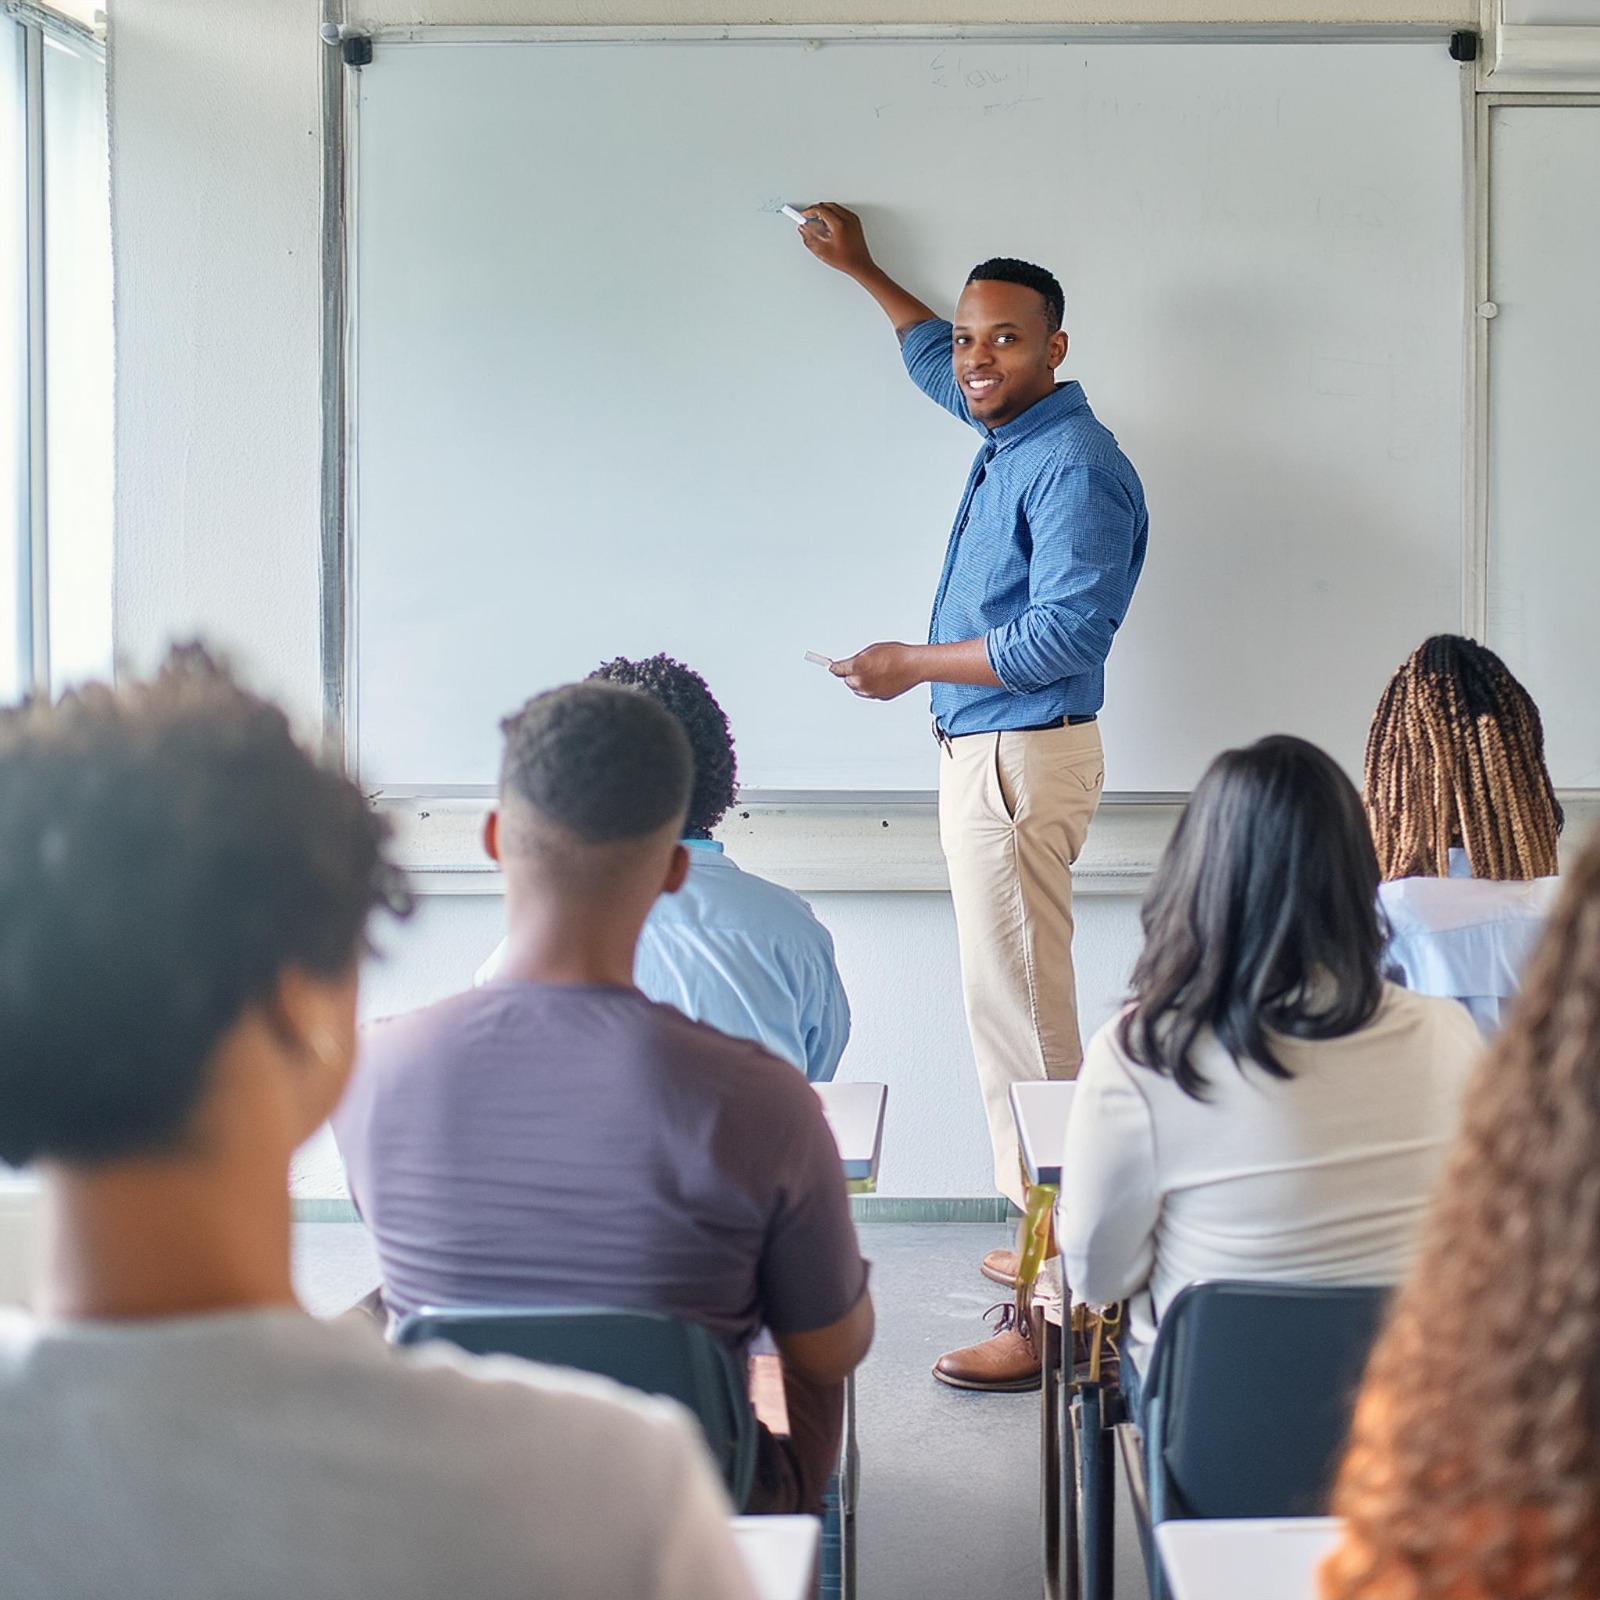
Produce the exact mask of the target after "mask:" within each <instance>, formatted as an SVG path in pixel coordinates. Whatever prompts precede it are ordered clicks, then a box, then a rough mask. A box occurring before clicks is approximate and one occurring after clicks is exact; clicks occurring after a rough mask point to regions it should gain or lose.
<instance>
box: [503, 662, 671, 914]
mask: <svg viewBox="0 0 1600 1600" xmlns="http://www.w3.org/2000/svg"><path fill="white" fill-rule="evenodd" d="M500 731H501V732H502V733H503V734H504V735H505V754H504V759H503V760H502V763H501V767H500V802H501V817H502V823H501V852H502V856H503V858H504V859H505V861H506V864H507V865H508V866H513V867H514V866H517V865H519V864H520V865H525V866H529V867H532V868H535V869H537V871H538V873H539V875H540V878H541V879H542V880H543V881H544V882H546V883H547V884H549V885H551V886H552V887H555V888H558V889H565V890H568V891H571V892H574V893H580V894H587V893H589V892H590V891H591V890H593V889H595V888H598V887H600V886H603V885H604V884H606V883H607V882H611V881H620V880H622V879H624V878H626V877H628V876H629V875H630V874H631V873H633V872H634V871H635V870H636V869H638V868H640V867H645V868H648V867H649V864H650V863H651V862H652V860H653V857H654V854H655V853H656V852H657V848H658V847H659V846H660V845H661V843H662V842H663V840H664V839H665V838H670V839H672V840H676V839H677V837H678V835H679V833H680V831H681V829H682V827H683V819H684V815H685V813H686V810H687V808H688V804H689V791H690V787H691V785H692V783H693V781H694V754H693V752H692V751H691V750H690V748H689V737H688V735H687V734H686V733H685V732H684V731H683V727H682V725H681V724H680V723H679V722H678V719H677V718H676V717H674V716H673V715H672V713H671V712H670V711H668V710H667V709H666V708H665V707H664V706H662V705H661V704H659V703H658V702H657V701H655V700H653V699H652V698H651V697H650V696H649V695H647V694H641V693H640V692H639V691H638V690H637V689H627V688H622V687H619V686H618V685H615V684H609V683H595V682H585V683H573V684H568V685H567V686H566V687H565V688H561V689H552V690H550V691H549V692H548V693H546V694H541V695H536V696H535V697H534V698H533V699H532V700H530V701H528V703H527V704H526V705H525V706H523V708H522V709H521V710H520V711H518V712H517V713H515V715H513V716H510V717H507V718H506V719H505V721H504V722H502V723H501V724H500Z"/></svg>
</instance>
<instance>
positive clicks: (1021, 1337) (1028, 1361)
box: [933, 1301, 1041, 1394]
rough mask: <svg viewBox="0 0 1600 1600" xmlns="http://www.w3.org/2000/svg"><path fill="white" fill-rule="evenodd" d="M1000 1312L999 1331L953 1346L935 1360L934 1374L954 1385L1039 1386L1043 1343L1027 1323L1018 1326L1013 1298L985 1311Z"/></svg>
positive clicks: (1010, 1389)
mask: <svg viewBox="0 0 1600 1600" xmlns="http://www.w3.org/2000/svg"><path fill="white" fill-rule="evenodd" d="M997 1311H998V1312H999V1313H1000V1321H999V1323H998V1324H997V1325H996V1327H995V1331H994V1332H993V1334H991V1335H990V1337H989V1338H987V1339H985V1340H984V1341H983V1343H982V1344H969V1345H968V1346H967V1347H966V1348H965V1349H964V1350H952V1351H951V1352H950V1353H949V1355H944V1356H940V1357H939V1359H938V1361H936V1362H935V1363H934V1368H933V1375H934V1377H936V1378H937V1379H938V1380H939V1382H940V1383H948V1384H949V1385H950V1387H951V1388H952V1389H989V1390H992V1391H994V1392H996V1393H1005V1394H1009V1393H1019V1392H1021V1391H1022V1390H1024V1389H1037V1388H1038V1387H1039V1368H1040V1365H1041V1363H1040V1360H1039V1346H1038V1343H1037V1342H1036V1341H1035V1339H1034V1337H1033V1330H1032V1329H1031V1328H1030V1327H1028V1326H1027V1324H1026V1323H1024V1324H1022V1325H1021V1326H1018V1323H1017V1310H1016V1307H1015V1306H1014V1305H1012V1304H1011V1302H1010V1301H1006V1302H1005V1303H1004V1304H1002V1305H998V1306H991V1307H990V1308H989V1309H988V1311H986V1312H985V1313H984V1315H985V1316H986V1317H991V1316H993V1315H994V1314H995V1312H997Z"/></svg>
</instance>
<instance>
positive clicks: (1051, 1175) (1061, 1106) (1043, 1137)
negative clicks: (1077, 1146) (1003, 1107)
mask: <svg viewBox="0 0 1600 1600" xmlns="http://www.w3.org/2000/svg"><path fill="white" fill-rule="evenodd" d="M1076 1088H1077V1085H1076V1084H1075V1083H1073V1082H1072V1081H1071V1080H1070V1079H1068V1080H1065V1081H1062V1082H1051V1083H1014V1084H1012V1085H1011V1116H1012V1118H1013V1120H1014V1121H1015V1122H1016V1125H1017V1143H1018V1145H1019V1146H1020V1147H1021V1150H1022V1164H1023V1166H1024V1167H1025V1168H1026V1169H1027V1173H1028V1182H1029V1183H1051V1184H1057V1183H1060V1182H1061V1152H1062V1150H1063V1148H1064V1147H1065V1146H1066V1142H1067V1119H1068V1117H1069V1116H1070V1115H1071V1113H1072V1092H1073V1090H1074V1089H1076Z"/></svg>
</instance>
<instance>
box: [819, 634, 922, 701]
mask: <svg viewBox="0 0 1600 1600" xmlns="http://www.w3.org/2000/svg"><path fill="white" fill-rule="evenodd" d="M920 654H921V652H920V650H919V649H918V647H917V646H916V645H911V644H869V645H868V646H867V648H866V649H865V650H858V651H856V653H855V654H854V655H853V656H846V657H845V659H844V660H843V661H835V662H834V664H833V665H832V666H831V667H829V668H828V670H829V671H830V672H831V673H832V674H833V675H834V677H836V678H843V679H844V681H845V687H846V688H848V689H849V690H851V691H852V693H855V694H858V695H860V696H861V697H862V699H863V700H893V699H896V698H897V697H898V696H900V695H903V694H904V693H905V692H906V690H907V689H915V688H916V686H917V685H918V684H919V683H922V682H924V681H925V680H924V679H923V676H922V672H921V670H920V666H919V661H918V657H919V656H920Z"/></svg>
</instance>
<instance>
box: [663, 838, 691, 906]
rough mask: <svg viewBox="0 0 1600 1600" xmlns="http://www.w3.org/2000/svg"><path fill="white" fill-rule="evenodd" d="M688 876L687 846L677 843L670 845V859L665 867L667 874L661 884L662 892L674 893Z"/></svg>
mask: <svg viewBox="0 0 1600 1600" xmlns="http://www.w3.org/2000/svg"><path fill="white" fill-rule="evenodd" d="M688 876H689V851H688V848H687V846H685V845H682V844H678V845H674V846H673V847H672V860H671V862H670V863H669V865H668V867H667V876H666V878H665V879H664V880H663V882H662V884H661V892H662V894H676V893H677V892H678V891H679V890H680V889H681V888H682V887H683V885H684V881H685V879H687V878H688Z"/></svg>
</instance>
